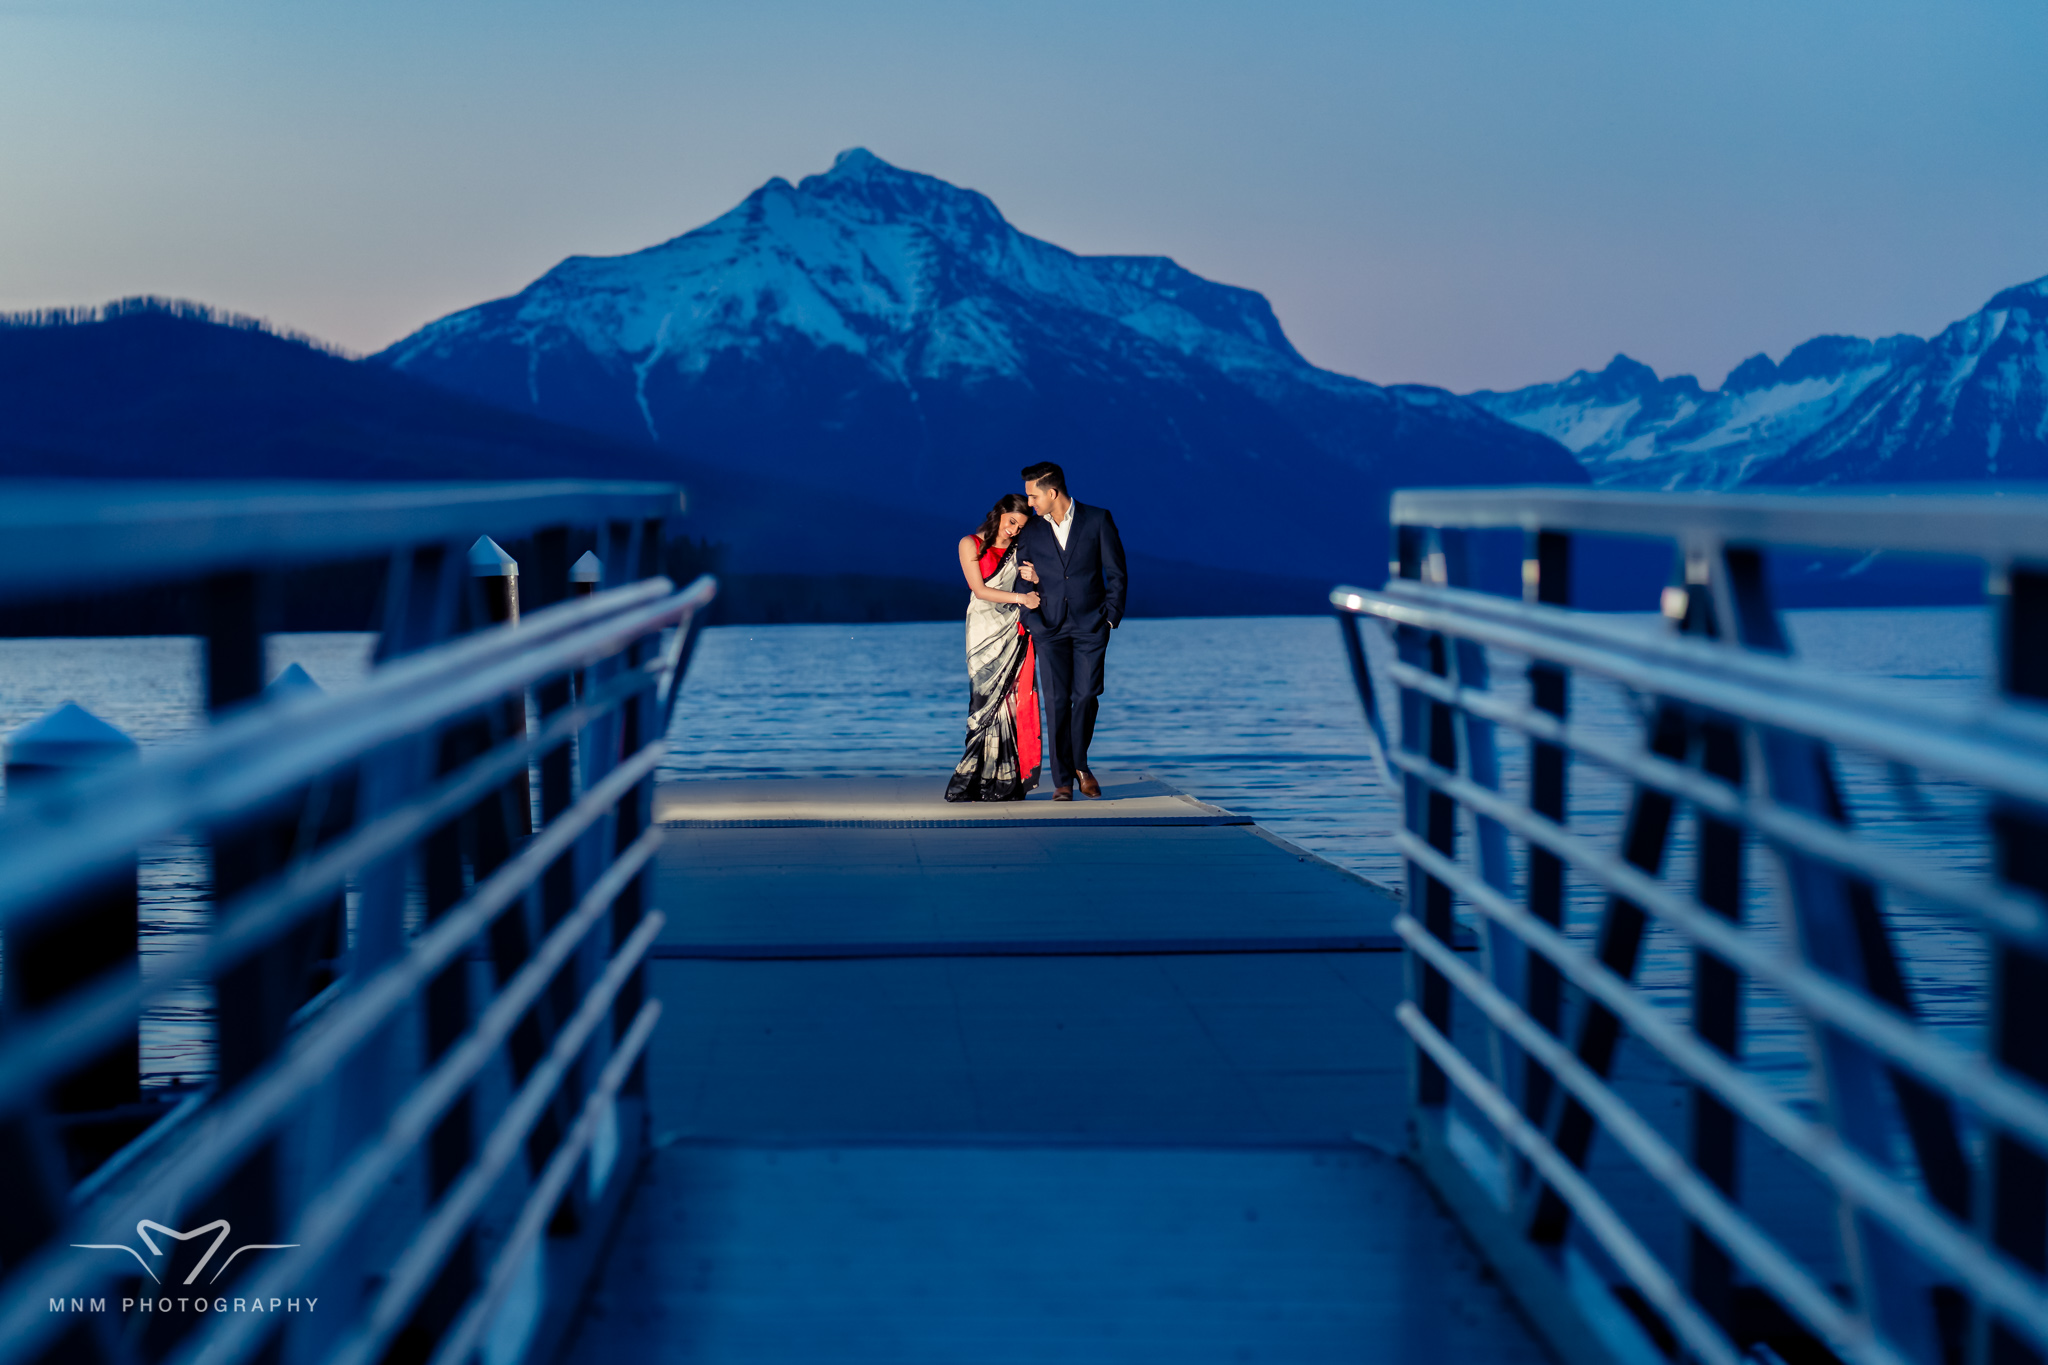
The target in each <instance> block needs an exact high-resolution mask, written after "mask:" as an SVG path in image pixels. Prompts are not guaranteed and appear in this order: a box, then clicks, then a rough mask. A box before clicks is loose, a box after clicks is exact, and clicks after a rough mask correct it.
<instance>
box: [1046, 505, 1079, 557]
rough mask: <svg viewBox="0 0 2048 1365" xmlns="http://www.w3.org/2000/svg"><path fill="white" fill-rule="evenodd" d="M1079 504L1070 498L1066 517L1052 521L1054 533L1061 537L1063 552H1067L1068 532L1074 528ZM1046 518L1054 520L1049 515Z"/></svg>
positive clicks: (1061, 549) (1061, 550)
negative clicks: (1076, 508) (1076, 509)
mask: <svg viewBox="0 0 2048 1365" xmlns="http://www.w3.org/2000/svg"><path fill="white" fill-rule="evenodd" d="M1078 505H1079V504H1077V503H1076V502H1075V501H1074V500H1073V499H1072V498H1068V499H1067V515H1066V519H1065V520H1064V521H1053V522H1052V533H1053V535H1054V536H1056V537H1058V539H1059V542H1060V553H1061V554H1065V553H1066V552H1067V533H1068V532H1069V531H1071V530H1073V529H1074V508H1075V507H1077V506H1078ZM1046 520H1047V521H1052V518H1051V517H1047V518H1046Z"/></svg>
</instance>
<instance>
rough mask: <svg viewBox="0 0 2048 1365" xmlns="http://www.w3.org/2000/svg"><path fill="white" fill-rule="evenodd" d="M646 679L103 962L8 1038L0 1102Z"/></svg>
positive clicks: (251, 942)
mask: <svg viewBox="0 0 2048 1365" xmlns="http://www.w3.org/2000/svg"><path fill="white" fill-rule="evenodd" d="M651 681H653V679H651V677H643V675H639V673H627V675H623V677H621V679H618V681H616V684H612V686H608V688H606V692H608V694H612V696H608V698H600V700H596V702H592V704H590V706H588V708H584V706H580V708H575V710H567V712H557V714H553V716H549V720H547V722H545V724H543V729H541V733H537V735H532V737H528V739H520V741H514V743H508V745H500V747H498V749H494V751H492V753H487V755H483V757H481V759H477V761H475V763H473V765H469V767H465V769H461V772H459V774H455V776H453V778H451V780H449V782H444V784H440V786H436V788H430V790H428V792H426V794H424V796H422V798H420V800H414V802H408V804H406V806H399V808H397V810H391V812H389V814H383V817H379V819H375V821H373V823H369V825H365V827H362V829H358V831H354V833H352V835H348V837H346V839H342V841H338V843H336V845H332V847H328V849H322V851H319V853H317V855H313V857H311V860H307V862H305V864H301V866H299V868H295V870H291V872H287V874H285V876H283V878H274V880H270V882H264V884H262V886H256V888H254V890H250V892H248V894H246V896H242V898H238V900H233V902H229V905H227V909H225V913H221V915H217V923H221V927H219V929H217V931H215V933H213V935H211V937H209V939H207V941H205V943H203V945H201V948H193V950H188V952H180V954H166V956H164V958H162V960H160V962H158V968H156V970H154V972H152V974H150V978H147V980H143V978H139V976H135V974H133V972H109V974H106V976H104V978H100V980H98V982H88V984H86V986H82V988H80V990H74V993H72V997H68V999H66V1001H63V1003H61V1005H55V1007H51V1009H49V1013H45V1015H39V1017H31V1019H29V1021H27V1023H23V1025H20V1031H18V1033H14V1040H16V1044H14V1046H10V1048H8V1056H6V1058H4V1062H0V1107H6V1105H8V1103H10V1101H12V1099H14V1097H18V1095H27V1093H31V1091H35V1089H39V1087H43V1085H47V1083H49V1081H53V1078H57V1076H61V1074H63V1072H66V1070H68V1068H72V1066H76V1064H78V1062H82V1060H86V1058H90V1056H92V1054H94V1050H96V1048H100V1046H104V1044H106V1042H111V1040H113V1038H117V1036H119V1033H121V1031H123V1029H127V1027H131V1025H133V1019H135V1017H137V1013H141V1009H145V1007H147V1005H150V1003H152V1001H158V999H164V997H168V995H172V993H176V990H178V988H180V986H182V984H186V982H193V980H213V978H217V976H219V974H221V972H225V970H227V968H231V966H236V964H238V962H242V960H244V958H248V956H250V954H254V952H258V950H260V948H264V945H266V943H270V941H274V939H276V937H279V935H281V933H285V931H287V929H289V927H291V925H293V923H297V921H299V919H303V917H305V915H307V913H309V911H311V909H313V907H315V905H317V902H319V900H322V898H324V896H332V894H334V890H338V888H340V886H342V882H344V880H346V876H348V874H350V872H354V870H356V868H362V866H369V864H373V862H377V860H379V857H385V855H389V853H395V851H397V849H401V847H406V845H408V843H410V841H412V839H416V837H418V835H422V833H424V831H428V829H432V827H436V825H440V823H444V821H449V819H453V817H455V814H459V812H461V810H463V808H467V806H471V804H475V800H479V798H481V796H483V794H487V792H489V790H492V788H494V786H498V784H500V782H504V780H506V778H508V776H510V774H514V772H520V769H524V765H526V759H530V757H532V755H535V753H539V751H545V749H547V747H551V745H557V743H565V741H567V737H569V735H571V733H573V731H575V729H578V724H588V722H590V720H592V718H594V716H598V714H602V712H604V710H606V708H610V706H616V704H618V702H621V700H625V698H629V696H633V692H639V690H645V688H647V686H651Z"/></svg>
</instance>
